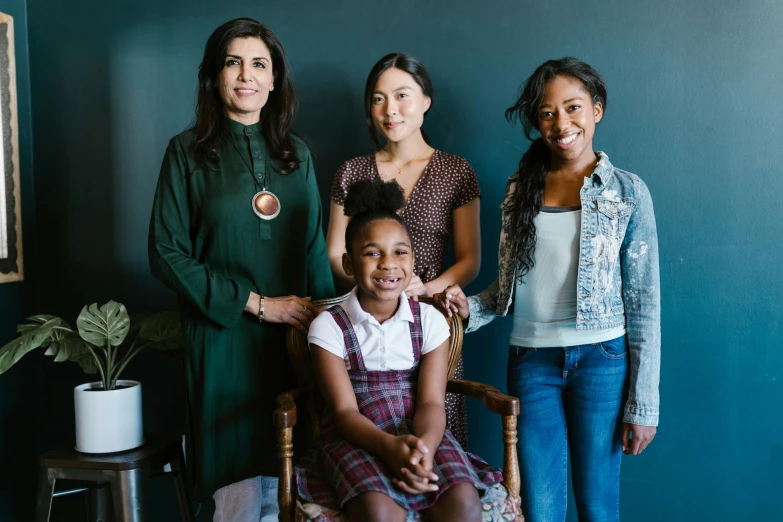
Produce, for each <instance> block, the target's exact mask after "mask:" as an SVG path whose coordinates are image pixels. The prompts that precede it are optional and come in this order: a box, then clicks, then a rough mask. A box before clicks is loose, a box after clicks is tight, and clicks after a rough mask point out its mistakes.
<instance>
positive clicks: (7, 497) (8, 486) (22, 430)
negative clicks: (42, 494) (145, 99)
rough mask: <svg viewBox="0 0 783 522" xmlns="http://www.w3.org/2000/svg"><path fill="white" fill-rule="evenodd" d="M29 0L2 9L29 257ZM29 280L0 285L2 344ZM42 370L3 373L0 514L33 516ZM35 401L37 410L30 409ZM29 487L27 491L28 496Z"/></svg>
mask: <svg viewBox="0 0 783 522" xmlns="http://www.w3.org/2000/svg"><path fill="white" fill-rule="evenodd" d="M25 4H26V3H25V0H4V1H3V2H1V3H0V11H1V12H3V13H5V14H7V15H10V16H12V17H13V18H14V47H15V49H16V94H17V111H18V112H17V120H18V123H19V178H20V179H19V181H20V184H21V195H22V201H21V204H22V240H23V245H22V248H23V253H24V256H25V257H26V258H30V257H31V256H33V255H34V254H33V252H34V245H35V241H34V239H35V235H34V230H35V227H34V201H33V182H34V179H33V140H32V134H33V128H32V122H31V114H30V68H29V62H30V60H29V52H28V46H27V41H28V39H27V12H26V5H25ZM24 268H25V272H26V273H25V276H26V279H27V281H22V282H15V283H6V284H2V285H0V346H1V345H3V344H5V343H6V342H8V341H9V340H10V339H11V338H12V337H13V334H14V330H15V328H16V325H17V323H19V322H20V321H21V319H22V318H23V317H24V312H25V310H24V309H25V302H26V298H27V295H28V293H29V289H30V287H31V285H30V283H29V281H30V278H31V277H34V272H31V271H30V267H29V265H28V264H25V267H24ZM40 380H41V372H40V369H39V365H38V364H36V363H35V362H34V361H23V362H22V363H21V364H20V365H19V367H18V368H14V371H13V372H10V373H8V374H5V375H3V376H2V377H0V469H2V470H3V471H2V472H0V520H2V521H3V522H5V521H6V520H9V521H11V522H14V521H16V520H19V521H22V520H29V513H30V509H31V508H32V496H31V495H30V494H29V493H30V492H29V491H27V492H25V491H24V488H23V487H22V486H21V485H20V483H21V484H25V485H29V484H31V483H33V481H34V480H35V471H36V470H35V468H34V467H31V466H29V465H28V463H29V462H30V461H31V460H32V459H34V458H35V455H36V452H37V444H36V437H37V432H38V427H39V421H38V418H37V417H36V416H35V414H34V410H35V407H36V406H37V404H38V401H39V397H40V393H39V392H40ZM31 407H32V409H33V411H30V410H31ZM25 493H26V496H25Z"/></svg>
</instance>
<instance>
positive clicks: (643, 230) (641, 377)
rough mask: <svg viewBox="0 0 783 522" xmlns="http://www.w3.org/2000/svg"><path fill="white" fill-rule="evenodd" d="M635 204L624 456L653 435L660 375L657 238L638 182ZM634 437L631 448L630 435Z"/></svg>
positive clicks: (623, 254)
mask: <svg viewBox="0 0 783 522" xmlns="http://www.w3.org/2000/svg"><path fill="white" fill-rule="evenodd" d="M636 184H637V185H636V189H637V204H636V208H635V209H634V212H633V213H632V214H631V217H630V221H629V222H628V227H627V229H626V232H625V238H624V240H623V244H622V246H621V248H620V270H621V274H622V283H623V288H622V292H623V306H624V308H625V327H626V331H627V338H628V353H629V360H628V362H629V368H628V374H629V383H628V401H627V402H626V405H625V412H624V414H623V422H624V423H625V425H624V441H623V446H624V448H625V450H626V453H633V454H636V453H638V452H639V451H640V450H642V449H644V446H646V445H647V443H649V441H650V440H651V439H652V437H653V436H654V435H655V428H654V426H657V425H658V404H659V393H658V383H659V381H660V372H661V293H660V292H661V289H660V274H659V268H658V233H657V230H656V225H655V214H654V212H653V203H652V198H651V197H650V192H649V190H648V189H647V186H646V185H645V184H644V183H643V182H642V181H641V180H638V179H637V180H636ZM629 430H630V431H631V432H633V442H632V445H631V448H630V449H629V447H628V440H627V434H628V431H629Z"/></svg>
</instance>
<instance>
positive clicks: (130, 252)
mask: <svg viewBox="0 0 783 522" xmlns="http://www.w3.org/2000/svg"><path fill="white" fill-rule="evenodd" d="M52 4H53V3H52V2H50V1H47V0H29V2H28V6H27V7H28V17H29V18H28V22H29V42H30V56H29V63H30V74H31V76H30V79H31V85H32V99H33V128H34V129H35V133H34V140H35V165H36V176H35V180H34V183H35V213H34V216H33V217H32V218H31V219H27V218H26V221H25V223H26V225H29V224H30V223H32V222H33V220H34V222H35V224H36V233H35V234H34V235H31V234H28V233H27V232H28V230H27V229H26V230H25V233H26V236H25V237H26V240H27V243H28V244H26V248H28V253H29V252H31V250H30V249H34V251H35V252H36V255H35V258H34V259H30V258H28V270H29V272H28V273H29V274H30V275H31V277H30V278H29V279H28V281H27V282H26V283H25V284H24V286H22V285H16V286H15V287H14V285H11V286H10V287H9V286H8V285H4V286H2V287H0V304H2V306H3V307H10V308H13V310H12V312H10V313H11V315H12V316H14V317H16V316H18V311H17V310H18V307H19V306H20V304H21V303H22V302H23V301H25V300H26V301H27V303H28V304H27V308H28V309H30V310H33V311H36V312H38V311H47V312H50V313H58V314H64V315H66V316H68V317H70V318H72V317H73V316H74V315H75V314H76V313H77V311H78V309H79V307H81V305H82V304H83V303H87V302H93V301H105V300H107V299H109V298H113V299H116V300H121V301H123V302H125V303H126V304H127V305H128V306H129V307H130V308H131V310H139V311H140V310H143V309H156V308H163V307H167V306H173V304H174V300H173V297H172V296H171V295H170V294H169V293H168V292H167V291H165V290H164V288H163V287H162V286H161V285H160V284H158V283H157V282H156V281H155V280H153V278H152V277H151V276H150V274H149V270H148V267H147V260H146V230H147V223H148V216H149V211H150V205H151V200H152V196H153V192H154V188H155V183H156V178H157V173H158V168H159V165H160V161H161V158H162V156H163V152H164V149H165V147H166V143H167V140H168V138H169V137H170V136H172V135H174V134H176V133H178V132H180V131H181V130H183V129H184V128H185V127H186V126H187V125H188V124H189V123H190V121H191V119H192V114H193V102H194V94H195V85H196V68H197V65H198V62H199V59H200V55H201V53H202V50H203V46H204V43H205V41H206V38H207V37H208V36H209V34H210V32H211V31H212V30H213V29H214V28H215V27H216V26H217V25H218V24H220V23H221V22H223V21H225V20H227V19H230V18H234V17H237V16H243V15H245V16H252V17H255V18H258V19H259V20H261V21H263V22H265V23H267V24H268V25H269V26H270V27H271V28H273V30H275V31H276V32H277V34H278V36H279V37H280V38H281V40H282V41H283V43H284V44H285V46H286V49H287V51H288V54H289V57H290V60H291V64H292V67H293V70H294V74H295V79H296V82H297V86H298V91H299V95H300V100H301V110H300V115H299V117H298V120H297V125H296V127H297V129H298V131H299V132H300V133H303V134H304V135H305V136H306V137H307V139H308V140H309V141H310V143H311V144H312V150H313V152H314V154H315V155H316V166H317V168H318V171H319V173H320V174H319V183H320V186H321V189H322V194H323V195H324V198H325V200H326V196H327V195H328V187H329V185H330V182H331V177H332V175H333V173H334V171H335V170H336V168H337V167H338V166H339V164H340V163H341V162H342V161H344V160H345V159H347V158H349V157H351V156H354V155H357V154H361V153H367V152H369V151H370V150H371V149H370V143H369V142H368V139H367V138H366V133H365V130H364V128H363V123H362V114H361V113H362V109H361V95H362V88H363V83H364V79H365V76H366V74H367V72H368V70H369V68H370V67H371V66H372V64H373V63H374V62H375V60H377V59H378V58H379V57H380V56H382V55H383V54H385V53H387V52H391V51H407V52H410V53H412V54H414V55H416V56H418V57H419V58H420V59H421V60H422V61H423V62H424V63H425V64H426V65H427V66H428V68H429V70H430V72H431V75H432V77H433V80H434V83H435V88H436V91H437V93H436V98H435V103H434V106H433V110H432V113H431V114H430V116H429V117H428V118H427V123H426V128H427V131H428V133H429V134H430V136H431V137H432V140H433V142H434V144H435V145H436V146H437V147H438V148H441V149H443V150H445V151H447V152H451V153H455V154H459V155H462V156H465V157H467V158H468V159H469V160H470V162H471V163H472V164H473V166H474V167H475V168H476V171H477V172H478V175H479V179H480V182H481V187H482V190H483V192H484V198H483V201H482V216H481V217H482V230H483V238H482V251H483V256H484V264H483V267H482V270H481V275H480V276H479V279H478V280H477V281H476V282H475V283H474V284H473V285H472V286H471V289H472V290H474V291H478V290H480V289H481V288H482V287H483V286H484V285H487V284H489V283H490V282H491V280H492V279H493V278H494V275H495V274H494V266H495V263H496V260H497V256H496V250H497V238H498V234H499V217H500V213H499V209H498V205H499V203H500V200H501V195H502V191H503V187H504V184H505V179H506V177H507V176H508V175H509V174H510V173H512V172H513V171H514V169H515V166H516V164H517V161H518V159H519V156H520V155H521V153H522V152H523V151H524V150H525V148H526V147H527V143H526V141H525V140H524V138H523V136H522V134H521V132H520V129H519V128H512V127H510V126H509V125H507V124H506V123H505V121H504V120H503V110H504V109H505V108H506V107H507V106H509V105H510V104H511V103H512V102H513V101H514V98H515V96H516V93H517V89H518V87H519V84H520V82H521V81H522V80H524V78H525V77H526V76H527V75H529V74H530V73H531V72H532V70H533V69H534V67H535V66H536V65H538V64H539V63H541V62H542V61H544V60H546V59H549V58H554V57H561V56H564V55H575V56H578V57H580V58H582V59H584V60H586V61H588V62H590V63H591V64H593V65H594V66H596V67H597V68H598V69H599V70H600V71H601V72H602V73H603V74H604V77H605V80H606V83H607V85H608V88H609V104H608V110H607V113H606V117H605V118H604V120H603V122H602V123H601V124H600V126H599V127H598V131H597V134H596V146H597V148H599V149H601V150H604V151H606V152H607V153H608V154H609V156H610V158H611V159H612V161H613V162H614V163H615V164H616V165H617V166H619V167H622V168H624V169H626V170H630V171H632V172H636V173H638V174H639V175H641V176H642V177H643V179H645V181H646V182H647V184H648V186H649V187H650V190H651V192H652V195H653V198H654V201H655V205H656V215H657V219H658V229H659V239H660V253H661V276H662V292H663V295H662V304H663V325H662V327H663V371H662V377H661V395H662V404H661V411H662V420H661V422H662V423H661V426H660V429H659V434H658V437H657V438H656V440H655V442H654V443H653V444H652V446H651V447H650V448H649V449H648V450H647V451H646V452H645V453H644V454H643V455H642V456H639V457H633V458H630V457H626V458H625V460H624V467H623V480H622V491H623V495H622V513H623V517H624V519H625V520H633V521H634V522H636V521H640V522H647V521H659V520H667V521H693V520H712V519H726V520H776V519H779V518H780V517H781V512H782V511H783V509H781V508H780V503H779V501H778V499H777V496H778V495H776V493H778V492H779V491H781V488H782V487H783V446H782V445H781V444H780V442H779V441H778V440H777V439H778V437H777V434H778V433H780V432H781V431H783V408H781V398H783V375H781V373H782V371H781V370H782V369H783V351H782V350H781V349H780V348H781V344H782V343H781V339H782V338H783V305H781V300H780V296H781V294H783V276H781V274H780V267H781V263H780V261H779V252H781V251H783V231H781V228H780V227H781V222H782V221H781V212H780V203H779V198H780V194H781V192H783V176H781V174H782V173H783V172H782V168H781V165H783V148H782V147H781V146H780V136H781V135H783V123H782V122H783V119H782V118H781V115H783V98H782V97H781V96H780V94H779V93H778V91H779V90H780V86H781V85H783V67H781V56H783V31H781V30H780V28H781V27H783V4H781V3H780V2H779V1H776V0H759V1H755V2H734V1H728V0H714V1H710V2H707V1H704V0H703V1H691V2H682V1H673V0H661V1H659V2H629V1H627V0H603V1H600V2H597V1H584V0H582V1H579V0H550V1H545V2H541V1H535V2H533V1H527V0H526V1H516V2H471V1H463V0H452V1H445V0H437V1H431V2H426V3H424V2H415V1H411V0H402V1H398V2H394V3H389V2H347V1H335V2H318V3H316V2H302V1H289V2H260V1H258V0H256V1H252V2H251V1H247V0H237V1H236V2H233V3H231V4H230V5H229V4H228V3H225V2H206V1H196V2H194V1H187V2H186V1H183V0H176V1H175V0H169V1H166V2H161V1H159V0H155V1H153V0H134V1H133V2H130V1H125V2H102V1H98V0H71V1H69V2H60V3H59V4H60V5H52ZM23 9H24V7H23V4H22V3H19V5H18V6H17V11H18V12H20V13H21V15H22V17H23V12H24V11H23ZM12 14H13V13H12ZM20 25H22V24H18V25H17V41H19V37H20V34H21V33H22V30H23V28H22V27H20ZM20 49H22V46H21V45H18V52H21V51H19V50H20ZM17 58H18V63H19V64H20V66H19V69H20V71H23V70H24V66H23V63H24V61H25V59H23V57H22V56H19V55H18V56H17ZM22 84H24V86H25V87H24V88H23V85H22ZM26 85H27V83H26V77H25V75H24V73H20V93H21V94H20V100H26V101H25V102H24V103H26V104H27V106H28V107H29V99H27V98H23V96H26V94H25V93H26ZM23 129H27V132H29V130H30V122H29V120H27V121H26V122H24V125H23ZM23 132H24V130H23ZM25 146H26V147H27V148H26V154H23V157H25V158H26V159H25V161H26V162H27V166H28V167H29V166H30V148H29V143H27V144H26V145H25ZM23 176H24V181H23V182H25V181H26V185H27V187H26V190H27V191H28V192H26V194H28V200H29V190H30V188H29V187H30V184H31V182H32V176H31V174H30V170H29V168H28V169H24V174H23ZM26 209H27V211H30V209H32V204H29V205H26ZM31 241H33V242H34V244H32V245H29V243H30V242H31ZM4 309H5V308H4ZM14 314H16V315H14ZM12 323H14V321H9V320H8V319H6V317H5V314H4V317H3V318H2V319H1V320H0V325H1V326H2V327H3V330H2V331H0V339H2V340H5V339H7V338H10V337H11V336H12V327H11V324H12ZM508 330H509V324H508V321H505V322H502V321H498V322H496V323H494V324H492V325H490V326H488V327H486V328H484V329H483V331H480V332H478V333H476V334H471V335H469V336H467V339H466V352H465V353H466V358H467V368H468V369H467V373H468V377H469V378H471V379H475V380H482V381H486V382H490V383H493V384H495V385H497V386H498V387H500V388H501V389H504V388H505V382H504V381H505V358H506V357H505V344H506V341H507V334H508ZM42 358H43V356H41V355H40V354H36V355H33V356H30V359H31V361H30V362H29V363H26V365H24V366H22V367H20V368H18V369H14V370H12V372H11V373H9V374H8V375H4V376H2V377H1V378H0V386H2V387H3V388H2V390H1V391H2V393H0V415H2V416H1V417H0V419H2V420H1V421H0V422H2V426H3V427H2V437H3V439H2V441H3V444H2V447H0V451H3V454H2V455H3V460H4V461H5V460H7V459H9V458H10V462H11V465H12V467H14V466H15V467H16V469H28V468H29V467H31V466H34V461H32V460H31V459H30V455H31V454H33V453H34V452H35V451H40V450H43V449H45V448H47V447H48V446H50V445H52V444H55V443H57V442H58V441H62V440H66V439H67V438H69V437H72V429H73V428H72V413H73V407H72V405H71V398H70V391H69V390H70V388H71V387H72V386H74V385H76V384H78V383H80V382H83V381H84V377H83V376H82V375H81V374H80V373H79V372H78V371H77V370H76V369H74V368H70V367H67V368H64V367H62V366H60V367H57V368H54V367H53V365H52V364H51V363H50V362H49V361H47V362H46V364H40V365H39V364H38V363H39V362H41V359H42ZM38 368H40V369H38ZM25 372H26V373H25ZM36 372H38V373H36ZM128 374H129V376H131V377H137V378H141V379H143V380H144V386H145V422H147V425H148V427H150V428H153V429H160V430H174V429H178V428H179V426H180V425H181V422H182V408H183V406H182V401H183V394H182V385H183V383H182V377H181V371H180V369H179V367H178V366H177V365H176V364H175V363H174V362H172V361H170V360H168V359H166V358H163V357H158V356H157V355H155V354H147V356H146V357H145V356H142V357H140V358H138V359H137V360H136V361H134V365H132V367H131V368H129V371H128ZM36 377H37V378H38V379H39V380H38V381H30V379H33V378H36ZM31 382H32V389H30V388H31ZM23 393H24V394H25V397H27V398H26V399H20V398H14V399H10V402H9V399H8V398H7V397H9V396H11V395H13V396H15V397H18V396H19V395H20V394H23ZM25 401H26V402H25ZM22 404H25V405H26V406H27V408H26V409H27V410H28V411H30V410H31V409H33V410H36V411H38V412H39V416H38V418H39V419H41V420H40V421H35V420H31V419H32V418H31V417H30V416H28V415H25V414H24V413H23V412H22V411H20V408H19V406H20V405H22ZM470 418H471V431H470V436H471V441H472V442H471V444H472V449H474V450H475V451H476V452H477V453H479V454H481V455H483V456H485V457H487V458H488V459H489V460H490V461H492V462H493V463H495V464H499V463H500V461H501V447H500V444H499V441H500V428H499V422H498V421H497V420H496V419H494V418H491V417H489V416H488V415H487V414H485V413H484V412H483V411H482V410H480V408H478V407H477V406H475V405H472V406H471V410H470ZM36 422H40V423H41V426H40V429H39V430H37V432H38V435H37V436H36V437H34V438H33V439H32V440H33V441H34V442H26V443H25V444H26V445H25V446H24V447H25V448H26V451H25V452H22V453H19V454H17V453H16V452H12V451H11V450H9V449H8V448H7V447H6V445H7V440H8V439H7V438H6V437H11V438H12V439H11V441H13V440H17V441H18V439H19V436H18V435H16V433H18V431H17V430H19V429H20V427H21V426H25V428H26V429H27V428H28V427H31V426H37V425H36ZM9 426H12V427H13V428H9ZM13 437H16V439H14V438H13ZM11 454H13V458H11ZM5 484H6V483H3V485H4V486H5ZM11 487H12V488H14V489H12V491H14V492H18V494H14V495H9V494H6V493H5V489H6V488H5V487H4V488H3V489H4V493H3V496H0V519H2V520H3V521H4V522H5V521H7V520H10V521H11V522H17V521H22V520H28V518H27V517H25V516H21V515H19V513H22V512H23V511H22V510H23V509H24V506H27V505H29V504H30V502H31V500H30V497H31V495H32V489H31V487H32V486H31V485H30V484H29V483H26V482H24V483H20V484H19V485H13V486H11ZM154 494H155V495H156V501H159V503H160V506H161V507H160V508H159V509H158V515H157V518H153V520H161V521H162V520H172V519H174V518H173V517H174V516H173V515H172V510H173V504H172V503H171V502H170V497H171V496H173V490H171V489H170V488H169V486H168V485H165V486H161V487H160V488H157V490H156V492H155V493H154ZM80 508H81V505H80V504H79V503H78V501H76V500H68V499H58V501H56V505H55V513H56V514H58V516H59V517H61V518H60V519H61V520H68V519H69V518H68V515H67V514H69V513H77V512H78V510H79V509H80ZM9 513H10V518H9V516H8V514H9ZM205 517H206V518H203V519H204V520H208V519H209V518H208V515H205ZM73 518H75V515H74V517H73ZM570 520H575V517H574V513H573V511H572V512H571V513H570Z"/></svg>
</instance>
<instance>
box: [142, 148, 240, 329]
mask: <svg viewBox="0 0 783 522" xmlns="http://www.w3.org/2000/svg"><path fill="white" fill-rule="evenodd" d="M187 175H188V165H187V162H186V160H185V154H184V152H183V151H182V149H181V147H180V146H178V144H177V143H176V142H175V140H172V141H171V142H169V146H168V149H166V155H165V156H164V158H163V165H162V166H161V169H160V177H159V178H158V187H157V189H156V191H155V199H154V201H153V204H152V217H151V218H150V230H149V244H148V254H149V262H150V269H151V270H152V274H153V275H154V276H155V277H156V278H158V279H159V280H161V281H162V282H163V283H164V284H165V285H166V286H168V287H169V288H171V289H172V290H174V291H175V292H177V294H179V295H180V296H181V297H182V298H184V299H185V300H186V301H187V302H188V303H190V304H191V305H192V306H193V307H195V308H196V309H198V310H199V311H200V312H201V313H202V314H203V315H204V316H206V317H208V318H209V319H211V320H213V321H215V322H216V323H218V324H220V325H221V326H224V327H227V328H229V327H232V326H233V325H234V324H235V323H236V321H237V320H238V319H239V317H240V316H241V315H242V311H243V310H244V308H245V306H246V305H247V303H248V300H249V296H250V292H251V290H252V288H251V287H250V286H248V285H247V284H246V283H243V282H241V281H239V280H237V279H233V278H231V277H229V276H228V275H225V274H222V273H219V272H217V271H215V270H214V269H212V268H211V267H210V266H208V265H206V264H204V263H200V262H198V261H197V260H196V259H194V258H193V257H192V255H191V252H192V250H193V246H192V243H191V239H190V238H191V231H190V206H189V204H188V194H187V181H186V176H187Z"/></svg>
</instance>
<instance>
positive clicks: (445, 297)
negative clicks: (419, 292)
mask: <svg viewBox="0 0 783 522" xmlns="http://www.w3.org/2000/svg"><path fill="white" fill-rule="evenodd" d="M432 298H433V299H434V300H435V305H436V306H438V308H440V309H441V312H443V314H444V315H446V316H447V317H451V316H452V315H453V314H457V315H459V316H460V317H461V318H463V319H467V318H468V317H469V316H470V307H469V306H468V298H467V296H466V295H465V292H463V291H462V288H460V287H459V285H450V286H447V287H446V289H445V290H444V291H443V292H439V293H437V294H435V295H433V296H432Z"/></svg>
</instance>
